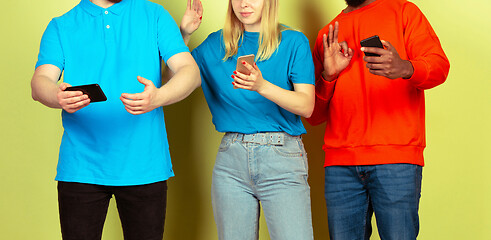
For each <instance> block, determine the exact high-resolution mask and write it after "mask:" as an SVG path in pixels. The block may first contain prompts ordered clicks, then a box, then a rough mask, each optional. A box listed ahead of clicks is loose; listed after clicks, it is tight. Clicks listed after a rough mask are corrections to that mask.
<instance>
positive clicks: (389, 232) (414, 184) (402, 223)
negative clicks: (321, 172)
mask: <svg viewBox="0 0 491 240" xmlns="http://www.w3.org/2000/svg"><path fill="white" fill-rule="evenodd" d="M421 178H422V167H421V166H418V165H412V164H385V165H374V166H330V167H326V168H325V197H326V205H327V215H328V225H329V235H330V238H331V239H334V240H358V239H370V235H371V234H372V227H371V218H372V214H373V213H375V218H376V220H377V228H378V231H379V235H380V238H381V239H382V240H391V239H397V240H409V239H416V237H417V235H418V232H419V216H418V207H419V199H420V197H421Z"/></svg>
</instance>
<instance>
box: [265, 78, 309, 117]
mask: <svg viewBox="0 0 491 240" xmlns="http://www.w3.org/2000/svg"><path fill="white" fill-rule="evenodd" d="M302 85H309V87H308V88H309V90H307V91H290V90H286V89H283V88H281V87H278V86H276V85H274V84H272V83H270V82H268V81H266V82H265V85H264V87H262V88H261V89H260V90H258V93H259V94H261V95H262V96H263V97H265V98H267V99H269V100H271V101H272V102H274V103H276V104H277V105H278V106H280V107H282V108H283V109H285V110H287V111H289V112H291V113H294V114H296V115H299V116H302V117H306V118H308V117H310V115H311V114H312V111H313V109H314V101H315V100H314V85H310V84H302Z"/></svg>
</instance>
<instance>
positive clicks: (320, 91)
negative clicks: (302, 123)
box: [306, 76, 336, 125]
mask: <svg viewBox="0 0 491 240" xmlns="http://www.w3.org/2000/svg"><path fill="white" fill-rule="evenodd" d="M335 86H336V80H334V81H332V82H328V81H326V80H324V79H323V78H322V77H320V76H319V77H318V78H317V81H316V83H315V105H314V111H313V112H312V115H311V116H310V118H307V119H306V120H307V122H309V123H310V124H311V125H318V124H321V123H323V122H325V121H326V120H327V115H328V113H327V110H328V108H329V103H330V102H331V98H332V96H333V94H334V88H335Z"/></svg>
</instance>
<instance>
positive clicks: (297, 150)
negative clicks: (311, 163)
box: [272, 138, 305, 157]
mask: <svg viewBox="0 0 491 240" xmlns="http://www.w3.org/2000/svg"><path fill="white" fill-rule="evenodd" d="M272 148H273V150H274V151H275V152H276V153H277V154H278V155H280V156H284V157H302V156H304V155H305V150H304V148H303V144H302V140H301V139H298V138H290V139H289V138H286V139H285V144H283V145H273V146H272Z"/></svg>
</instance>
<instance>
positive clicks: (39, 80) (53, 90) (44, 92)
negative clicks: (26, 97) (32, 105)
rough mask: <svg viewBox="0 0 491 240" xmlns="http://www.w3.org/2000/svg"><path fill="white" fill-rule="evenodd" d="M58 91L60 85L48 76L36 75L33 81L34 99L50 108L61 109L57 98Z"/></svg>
mask: <svg viewBox="0 0 491 240" xmlns="http://www.w3.org/2000/svg"><path fill="white" fill-rule="evenodd" d="M58 89H59V87H58V85H57V84H56V83H55V82H53V80H51V79H50V78H49V77H47V76H44V75H34V76H33V78H32V80H31V95H32V98H33V99H34V100H35V101H38V102H40V103H42V104H44V105H46V106H48V107H50V108H61V105H60V104H59V102H58V98H57V93H58Z"/></svg>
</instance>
